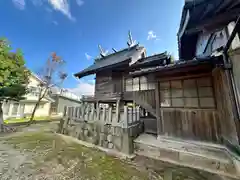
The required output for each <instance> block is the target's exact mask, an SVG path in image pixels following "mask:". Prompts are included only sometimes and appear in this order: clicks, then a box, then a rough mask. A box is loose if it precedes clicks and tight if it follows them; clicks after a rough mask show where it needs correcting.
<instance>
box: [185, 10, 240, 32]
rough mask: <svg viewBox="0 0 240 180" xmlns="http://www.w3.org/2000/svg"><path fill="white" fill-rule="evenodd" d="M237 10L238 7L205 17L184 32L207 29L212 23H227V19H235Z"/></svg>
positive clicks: (237, 13)
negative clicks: (202, 20)
mask: <svg viewBox="0 0 240 180" xmlns="http://www.w3.org/2000/svg"><path fill="white" fill-rule="evenodd" d="M239 12H240V8H237V9H234V10H231V11H228V12H225V13H222V14H220V15H217V16H214V17H210V18H208V19H206V20H205V21H204V22H200V23H199V24H198V25H196V26H195V27H193V28H190V29H188V30H186V32H185V33H186V34H192V33H196V32H199V31H202V30H203V29H208V28H209V27H212V26H213V25H214V26H216V25H218V24H220V25H224V24H227V23H229V21H231V20H234V19H236V18H237V17H238V15H239Z"/></svg>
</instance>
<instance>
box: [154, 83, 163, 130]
mask: <svg viewBox="0 0 240 180" xmlns="http://www.w3.org/2000/svg"><path fill="white" fill-rule="evenodd" d="M159 93H160V91H159V83H158V81H157V80H156V82H155V98H156V116H157V117H156V118H157V135H160V134H162V131H163V127H162V121H161V120H162V119H161V112H160V95H159Z"/></svg>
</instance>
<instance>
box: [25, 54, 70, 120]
mask: <svg viewBox="0 0 240 180" xmlns="http://www.w3.org/2000/svg"><path fill="white" fill-rule="evenodd" d="M64 64H65V61H64V60H62V58H61V57H60V56H58V55H57V54H56V53H55V52H53V53H52V54H51V56H50V57H49V58H48V60H47V63H46V64H45V65H44V66H43V67H42V69H41V70H40V72H39V73H38V77H39V78H40V79H41V80H42V82H41V83H40V85H39V95H38V100H37V102H36V104H35V106H34V108H33V112H32V114H31V118H30V121H29V124H32V122H33V119H34V116H35V112H36V110H37V108H38V106H39V104H40V102H41V100H42V99H43V98H45V97H47V96H48V95H49V93H50V89H51V87H53V86H61V85H62V83H63V82H64V80H65V79H66V78H67V74H66V73H64V72H63V71H62V67H63V65H64Z"/></svg>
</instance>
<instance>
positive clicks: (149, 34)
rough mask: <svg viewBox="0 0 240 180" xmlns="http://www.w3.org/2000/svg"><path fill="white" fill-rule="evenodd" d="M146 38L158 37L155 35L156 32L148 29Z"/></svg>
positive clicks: (156, 38) (155, 38)
mask: <svg viewBox="0 0 240 180" xmlns="http://www.w3.org/2000/svg"><path fill="white" fill-rule="evenodd" d="M147 40H159V38H158V37H157V35H156V33H155V32H154V31H152V30H151V31H148V36H147Z"/></svg>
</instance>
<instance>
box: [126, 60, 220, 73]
mask: <svg viewBox="0 0 240 180" xmlns="http://www.w3.org/2000/svg"><path fill="white" fill-rule="evenodd" d="M218 59H219V58H218V57H217V58H215V57H203V58H198V59H193V60H188V61H177V62H175V63H173V64H168V65H165V66H156V67H151V68H143V69H141V70H138V71H134V72H131V73H130V76H141V75H145V74H149V73H155V72H163V71H171V70H174V69H180V68H187V67H191V66H198V65H203V64H216V63H217V62H218Z"/></svg>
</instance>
